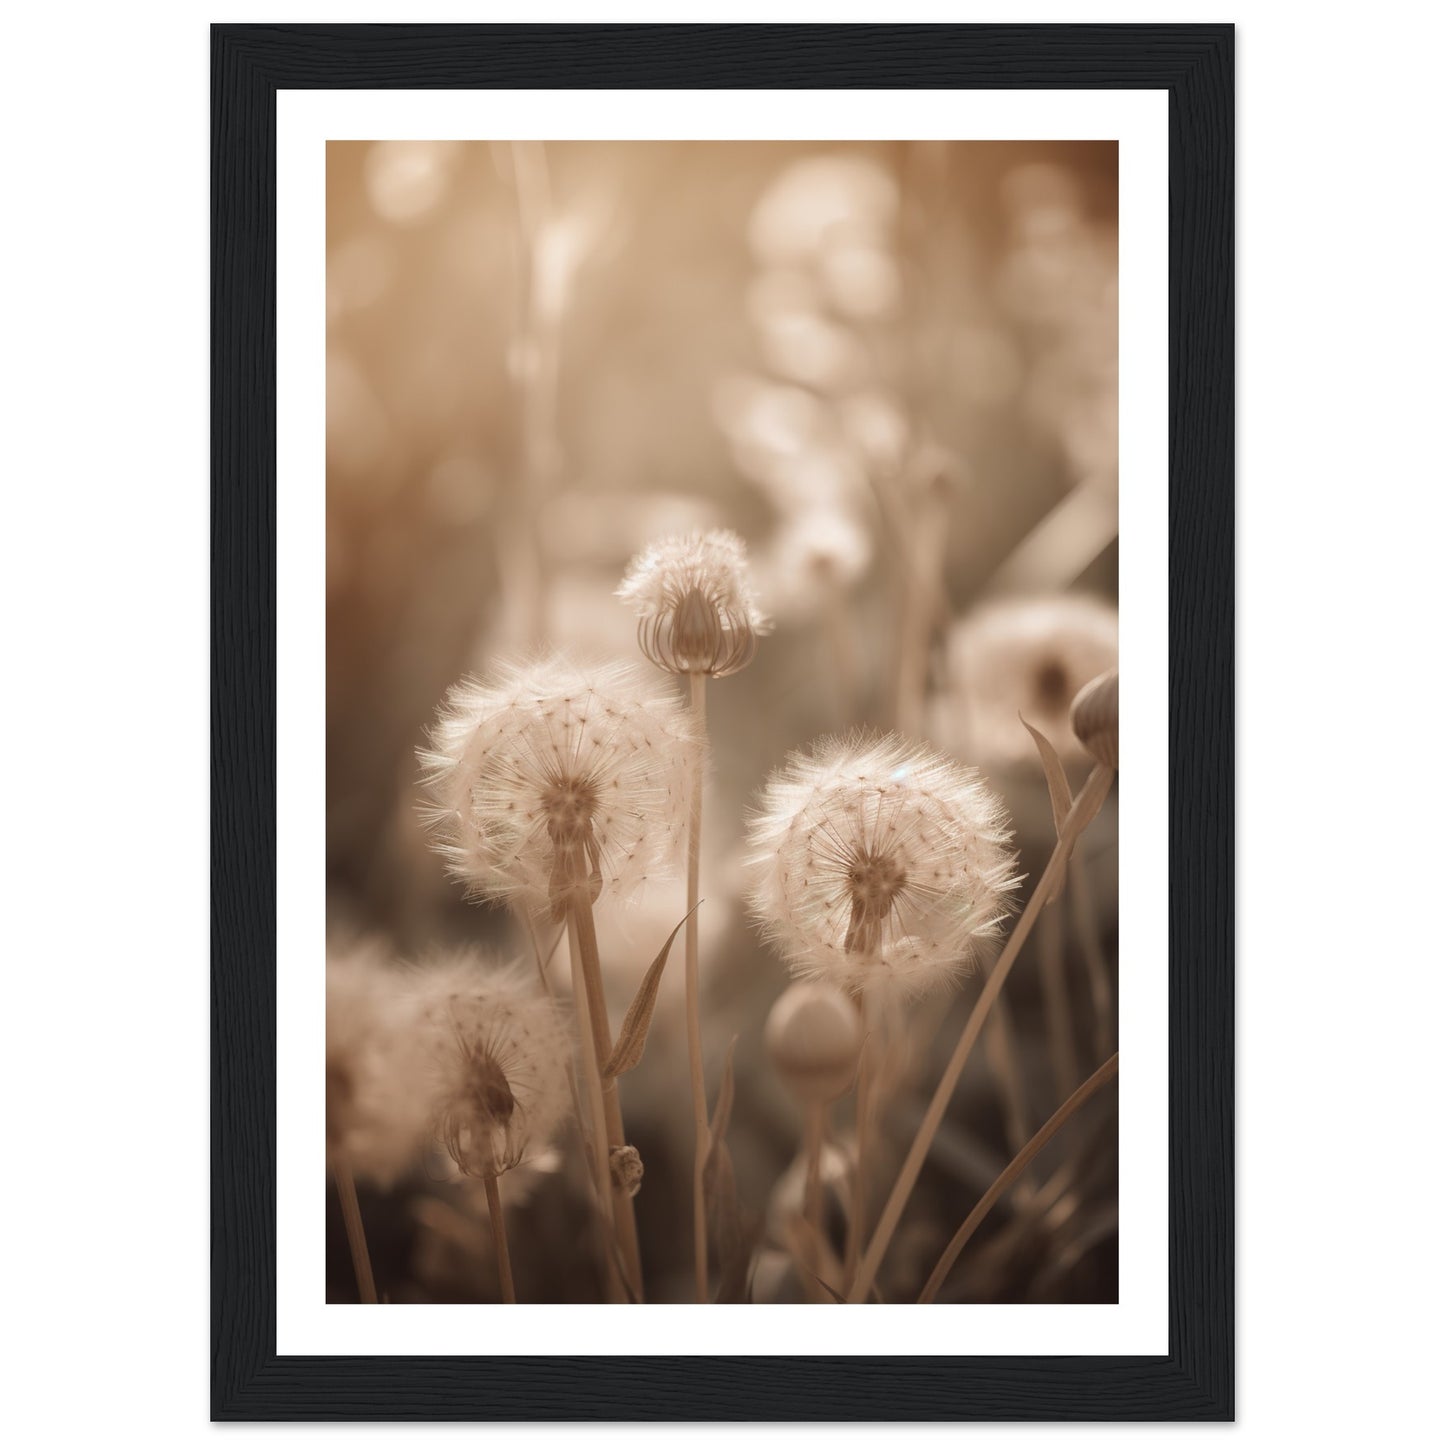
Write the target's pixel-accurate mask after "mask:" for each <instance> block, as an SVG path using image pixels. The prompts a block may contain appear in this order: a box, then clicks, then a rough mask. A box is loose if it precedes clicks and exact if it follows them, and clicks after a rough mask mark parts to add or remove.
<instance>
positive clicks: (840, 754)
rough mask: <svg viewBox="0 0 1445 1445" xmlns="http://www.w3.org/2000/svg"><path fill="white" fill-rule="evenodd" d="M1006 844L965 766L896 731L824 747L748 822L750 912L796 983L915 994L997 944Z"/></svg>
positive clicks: (1008, 860) (988, 801)
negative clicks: (803, 981)
mask: <svg viewBox="0 0 1445 1445" xmlns="http://www.w3.org/2000/svg"><path fill="white" fill-rule="evenodd" d="M1009 841H1010V834H1009V830H1008V826H1007V821H1006V818H1005V816H1004V812H1003V808H1002V806H1001V805H1000V803H999V802H998V800H997V799H996V798H995V797H994V795H993V794H992V793H991V792H990V791H989V789H988V788H987V787H986V786H985V785H984V784H983V783H982V781H980V779H979V777H978V775H977V774H976V773H975V772H974V771H973V770H971V769H968V768H964V767H961V766H959V765H958V764H957V763H954V762H952V761H951V760H949V759H948V758H945V757H944V756H943V755H942V754H940V753H937V752H935V751H934V750H933V749H931V748H928V747H925V746H924V745H922V744H919V743H912V742H906V741H904V740H903V739H902V738H899V737H897V736H896V735H889V736H886V737H881V738H871V739H870V738H866V737H848V738H825V739H822V740H820V741H819V742H817V743H815V744H814V746H813V749H812V750H811V752H797V753H793V754H791V755H790V756H789V757H788V759H787V760H786V762H785V763H784V764H783V766H782V767H781V768H779V769H778V770H777V771H776V772H774V774H773V775H772V777H771V778H770V779H769V780H768V783H767V786H766V788H765V789H764V792H763V795H762V799H761V802H760V804H759V806H758V808H757V809H756V810H755V811H754V813H753V814H752V816H751V818H750V820H749V827H748V858H747V863H746V869H747V877H748V894H749V903H750V906H751V908H752V911H753V914H754V916H755V917H756V918H757V919H758V921H759V922H760V924H761V925H762V927H763V930H764V933H765V934H766V936H767V937H768V939H769V940H770V941H771V942H772V944H773V945H774V946H775V947H776V948H777V949H778V951H779V952H780V953H781V954H782V956H783V958H784V959H785V960H786V961H787V963H788V964H789V966H790V967H791V969H792V971H793V973H794V974H795V975H796V976H798V977H800V978H805V979H818V980H821V981H823V982H827V983H831V984H833V985H834V986H835V987H836V988H839V989H841V990H843V991H844V992H845V993H850V994H855V995H856V994H860V993H865V992H866V993H876V994H879V995H881V996H884V997H917V996H919V995H921V994H925V993H929V992H931V991H934V990H935V989H939V988H944V987H946V986H948V985H949V984H950V983H951V982H953V980H955V979H956V978H957V977H958V976H959V975H960V974H962V973H963V972H965V971H967V970H968V969H969V968H970V967H971V966H972V965H973V964H974V963H975V962H976V961H977V959H978V957H979V955H980V954H981V952H982V951H983V950H984V948H985V947H986V946H987V945H988V944H989V943H990V942H991V941H992V940H993V939H994V938H996V937H997V936H998V933H999V931H1000V928H1001V926H1002V924H1003V921H1004V919H1005V918H1006V917H1007V915H1008V912H1009V907H1010V895H1011V892H1012V890H1013V889H1014V888H1015V887H1017V884H1018V881H1019V880H1018V878H1017V877H1016V876H1015V874H1014V867H1013V865H1014V855H1013V853H1012V851H1011V849H1010V847H1009Z"/></svg>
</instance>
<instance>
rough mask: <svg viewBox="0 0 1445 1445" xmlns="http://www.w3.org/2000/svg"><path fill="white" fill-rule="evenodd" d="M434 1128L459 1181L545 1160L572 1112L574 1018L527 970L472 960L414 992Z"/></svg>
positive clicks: (455, 961) (424, 972) (458, 958)
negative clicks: (569, 1110) (570, 1068)
mask: <svg viewBox="0 0 1445 1445" xmlns="http://www.w3.org/2000/svg"><path fill="white" fill-rule="evenodd" d="M412 998H413V1006H414V1008H415V1010H416V1016H417V1021H418V1029H419V1034H420V1038H421V1039H422V1041H423V1047H424V1051H425V1059H426V1071H427V1096H428V1098H429V1100H430V1114H429V1119H430V1127H431V1129H432V1131H433V1133H434V1135H435V1137H436V1139H437V1141H438V1142H439V1143H440V1144H441V1146H442V1148H443V1149H445V1151H446V1153H447V1156H448V1157H449V1158H450V1159H451V1161H452V1162H453V1163H454V1164H455V1165H456V1167H457V1169H458V1171H459V1172H460V1173H462V1174H464V1175H466V1176H468V1177H469V1178H473V1179H494V1178H496V1177H497V1176H498V1175H500V1174H505V1173H507V1172H508V1171H509V1170H512V1169H515V1168H517V1166H518V1165H520V1164H522V1163H524V1162H527V1161H530V1160H533V1159H535V1158H537V1157H538V1156H540V1155H542V1154H543V1153H544V1152H545V1150H546V1148H547V1145H548V1143H549V1142H550V1140H551V1138H552V1135H553V1134H554V1133H555V1132H556V1130H557V1128H558V1126H559V1125H560V1124H561V1122H562V1119H563V1117H564V1116H565V1114H566V1111H567V1103H568V1093H567V1073H566V1068H567V1061H568V1057H569V1047H570V1043H569V1034H568V1031H567V1026H566V1021H565V1017H564V1015H563V1014H562V1012H561V1010H560V1009H559V1008H558V1007H557V1005H556V1004H554V1003H553V1002H552V1000H551V999H549V998H547V997H546V996H545V995H544V994H542V993H541V992H539V991H538V989H537V987H536V985H535V983H534V982H533V981H532V978H531V975H530V974H529V973H528V972H527V970H526V969H524V968H521V967H518V966H512V967H503V966H500V965H497V964H495V963H491V962H489V961H488V960H487V959H486V958H485V957H484V956H483V955H481V954H480V953H476V952H471V951H463V952H461V953H454V954H451V955H449V956H447V957H445V958H442V959H438V960H436V961H433V962H432V963H430V964H428V965H426V966H424V967H423V968H421V969H419V970H418V971H417V973H416V975H415V978H414V981H413V984H412Z"/></svg>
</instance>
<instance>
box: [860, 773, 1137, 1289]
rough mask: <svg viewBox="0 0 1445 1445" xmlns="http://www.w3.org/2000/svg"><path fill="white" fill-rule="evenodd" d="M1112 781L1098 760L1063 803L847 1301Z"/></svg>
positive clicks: (870, 1276) (873, 1273) (893, 1224)
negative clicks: (1039, 872)
mask: <svg viewBox="0 0 1445 1445" xmlns="http://www.w3.org/2000/svg"><path fill="white" fill-rule="evenodd" d="M1113 784H1114V769H1113V768H1110V767H1107V766H1105V765H1104V764H1102V763H1100V764H1098V765H1097V766H1096V767H1095V768H1094V770H1093V772H1091V773H1090V774H1089V777H1088V781H1087V782H1086V783H1085V784H1084V786H1083V788H1082V789H1081V790H1080V792H1079V796H1078V797H1077V798H1075V799H1074V804H1073V807H1072V808H1070V809H1069V813H1068V816H1067V817H1066V818H1065V819H1064V822H1063V825H1062V827H1060V829H1059V841H1058V843H1057V844H1056V845H1055V847H1054V851H1053V855H1052V856H1051V857H1050V859H1049V862H1048V866H1047V867H1046V868H1045V869H1044V872H1043V876H1042V877H1041V878H1040V879H1039V881H1038V884H1037V886H1036V887H1035V888H1034V891H1033V894H1032V895H1031V896H1030V898H1029V901H1028V904H1027V906H1026V907H1025V908H1024V911H1023V913H1022V915H1021V916H1020V917H1019V921H1018V923H1017V924H1016V925H1015V926H1014V930H1013V932H1012V933H1011V934H1010V935H1009V940H1008V942H1007V943H1006V944H1005V945H1004V948H1003V952H1002V953H1000V954H999V957H998V962H997V963H995V964H994V966H993V971H992V972H991V973H990V974H989V977H988V982H987V983H985V984H984V986H983V991H982V992H981V993H980V994H979V996H978V1002H977V1003H976V1004H974V1006H973V1012H972V1013H971V1014H969V1016H968V1022H967V1024H965V1025H964V1029H963V1033H962V1034H961V1035H960V1036H959V1040H958V1043H957V1045H956V1046H955V1047H954V1050H953V1056H952V1058H950V1059H949V1061H948V1067H947V1068H946V1069H944V1071H943V1077H942V1078H941V1079H940V1080H939V1081H938V1087H937V1088H936V1089H935V1090H934V1091H933V1098H932V1099H931V1100H930V1101H929V1105H928V1109H927V1111H926V1112H925V1114H924V1116H923V1121H922V1122H921V1123H920V1124H919V1126H918V1133H917V1134H916V1135H915V1136H914V1140H913V1144H912V1146H911V1147H910V1148H909V1151H908V1156H907V1158H906V1159H904V1161H903V1168H902V1169H901V1170H900V1171H899V1174H898V1179H897V1181H896V1182H895V1184H894V1186H893V1192H892V1193H891V1194H890V1195H889V1196H888V1202H887V1204H886V1205H884V1208H883V1214H882V1216H881V1217H880V1218H879V1221H878V1227H877V1228H876V1229H875V1230H874V1231H873V1238H872V1240H871V1241H870V1243H869V1245H868V1249H867V1251H866V1253H865V1254H864V1256H863V1262H862V1264H861V1265H860V1266H859V1269H858V1276H857V1278H856V1279H855V1280H854V1281H853V1283H852V1285H851V1286H850V1287H849V1290H848V1302H849V1304H858V1303H861V1302H862V1301H863V1300H865V1299H867V1298H868V1291H869V1290H870V1289H871V1288H872V1287H873V1281H874V1280H875V1279H876V1278H877V1277H878V1267H879V1265H880V1264H881V1263H882V1262H883V1255H884V1252H885V1251H886V1250H887V1248H888V1246H889V1244H890V1243H891V1242H892V1239H893V1235H894V1232H895V1231H896V1230H897V1228H898V1222H899V1220H900V1219H902V1217H903V1210H904V1208H905V1207H906V1205H907V1204H908V1200H909V1197H910V1196H911V1195H912V1193H913V1186H914V1185H915V1184H917V1182H918V1176H919V1174H920V1173H921V1172H922V1170H923V1161H924V1160H925V1159H926V1158H927V1157H928V1150H929V1148H930V1146H931V1145H932V1144H933V1140H934V1137H935V1136H936V1135H937V1133H938V1126H939V1125H940V1124H941V1123H942V1122H943V1116H944V1114H945V1112H946V1111H947V1109H948V1101H949V1100H950V1099H951V1098H952V1097H953V1091H954V1089H956V1088H957V1087H958V1080H959V1077H960V1076H961V1075H962V1073H963V1066H964V1065H965V1064H966V1063H967V1062H968V1056H969V1054H970V1053H972V1052H973V1046H974V1044H975V1043H977V1042H978V1036H979V1034H980V1033H981V1032H982V1031H983V1026H984V1024H985V1022H986V1021H987V1019H988V1015H989V1010H990V1009H991V1008H992V1007H993V1001H994V1000H995V999H996V998H997V997H998V995H999V993H1000V991H1001V990H1002V989H1003V986H1004V983H1005V982H1006V981H1007V979H1008V976H1009V972H1010V971H1011V970H1012V968H1013V966H1014V963H1015V961H1016V960H1017V958H1018V956H1019V953H1020V951H1021V950H1022V949H1023V946H1024V944H1025V942H1027V940H1028V936H1029V934H1030V933H1031V932H1032V930H1033V927H1034V924H1035V923H1036V922H1037V921H1038V917H1039V914H1040V913H1042V912H1043V908H1044V901H1045V900H1046V899H1048V898H1050V897H1052V896H1053V893H1054V891H1055V888H1056V887H1057V885H1058V884H1059V882H1060V880H1061V879H1062V878H1063V877H1064V876H1065V872H1066V870H1067V868H1068V861H1069V854H1070V852H1071V851H1072V849H1073V846H1074V844H1075V843H1076V842H1077V841H1078V837H1079V835H1080V834H1081V833H1082V832H1083V831H1084V828H1085V827H1086V826H1087V825H1088V824H1089V822H1090V821H1091V820H1092V819H1093V818H1094V816H1095V815H1096V814H1097V813H1098V811H1099V809H1100V808H1101V807H1102V806H1103V804H1104V799H1105V798H1107V797H1108V795H1109V789H1110V788H1111V787H1113Z"/></svg>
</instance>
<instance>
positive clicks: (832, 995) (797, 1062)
mask: <svg viewBox="0 0 1445 1445" xmlns="http://www.w3.org/2000/svg"><path fill="white" fill-rule="evenodd" d="M765 1037H766V1039H767V1044H768V1052H769V1053H770V1054H771V1055H772V1058H773V1067H774V1068H776V1069H777V1071H778V1073H779V1074H780V1075H781V1077H782V1079H783V1081H784V1082H785V1083H786V1084H787V1085H788V1087H789V1088H790V1089H791V1090H792V1091H793V1093H794V1094H795V1095H797V1097H798V1098H799V1099H800V1100H801V1101H802V1102H803V1103H805V1104H826V1103H829V1102H830V1101H832V1100H833V1099H836V1098H837V1097H838V1096H839V1095H840V1094H842V1093H844V1092H846V1090H847V1088H848V1085H849V1084H850V1083H852V1081H853V1074H854V1071H855V1069H856V1068H857V1065H858V1053H859V1050H860V1049H861V1048H862V1047H863V1022H862V1019H861V1018H860V1017H859V1014H858V1010H857V1009H856V1008H855V1007H854V1006H853V1005H852V1004H851V1003H850V1002H849V1001H848V1000H847V998H845V997H844V996H843V995H842V994H841V993H839V992H838V990H837V989H836V988H833V987H832V986H831V985H829V984H826V983H795V984H792V985H791V986H790V987H789V988H788V989H787V990H786V992H784V993H783V995H782V996H781V997H780V998H779V999H778V1001H777V1003H775V1004H774V1005H773V1008H772V1012H771V1013H770V1014H769V1015H768V1024H767V1030H766V1033H765Z"/></svg>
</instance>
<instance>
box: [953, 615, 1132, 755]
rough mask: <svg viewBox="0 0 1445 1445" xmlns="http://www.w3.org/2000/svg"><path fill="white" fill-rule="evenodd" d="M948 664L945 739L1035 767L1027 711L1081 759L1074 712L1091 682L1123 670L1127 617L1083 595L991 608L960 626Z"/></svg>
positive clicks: (1034, 721)
mask: <svg viewBox="0 0 1445 1445" xmlns="http://www.w3.org/2000/svg"><path fill="white" fill-rule="evenodd" d="M948 659H949V675H950V685H949V691H948V692H947V694H946V695H945V698H944V699H943V700H942V705H941V708H940V712H939V716H938V719H937V721H938V729H939V734H940V738H941V739H942V740H943V741H945V742H947V743H948V744H949V745H950V746H953V747H956V748H958V749H960V750H964V751H967V753H968V754H969V755H970V756H972V757H976V758H979V759H981V760H985V759H986V760H988V761H990V762H1006V763H1024V764H1031V763H1032V762H1033V761H1034V758H1035V756H1036V754H1035V752H1034V744H1033V740H1032V739H1031V738H1030V737H1029V735H1028V732H1027V731H1026V730H1025V729H1024V728H1022V727H1020V726H1019V714H1020V713H1022V714H1023V716H1024V717H1025V718H1027V719H1028V721H1029V723H1030V724H1031V725H1032V726H1034V727H1036V728H1038V729H1039V731H1040V732H1042V733H1043V734H1044V735H1045V736H1046V737H1047V738H1048V739H1049V741H1050V742H1051V743H1053V745H1054V747H1055V748H1056V749H1057V750H1058V751H1059V754H1060V756H1062V757H1066V758H1067V757H1070V756H1073V757H1075V758H1077V757H1081V756H1082V755H1083V748H1082V746H1081V744H1080V743H1079V741H1078V739H1077V738H1076V737H1075V735H1074V731H1073V729H1072V728H1071V727H1070V725H1069V706H1070V704H1071V703H1072V702H1073V700H1074V697H1075V695H1076V694H1077V693H1078V691H1079V689H1080V688H1082V687H1083V686H1084V684H1085V683H1087V682H1089V681H1090V680H1091V679H1092V678H1095V677H1097V676H1098V675H1099V674H1100V673H1101V672H1107V671H1108V670H1109V669H1110V668H1113V667H1117V666H1118V662H1119V614H1118V611H1117V610H1116V609H1115V608H1114V607H1112V606H1110V605H1109V604H1108V603H1107V602H1103V601H1100V600H1099V599H1097V598H1093V597H1084V596H1078V595H1065V596H1057V597H1034V598H1019V599H1010V600H1007V601H999V602H995V603H990V604H988V605H986V606H984V607H980V608H979V609H978V610H977V611H975V612H974V613H972V614H971V615H970V616H968V617H966V618H964V619H963V620H962V621H961V622H959V623H958V624H957V625H956V626H955V627H954V629H953V631H952V633H951V634H950V636H949V640H948Z"/></svg>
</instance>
